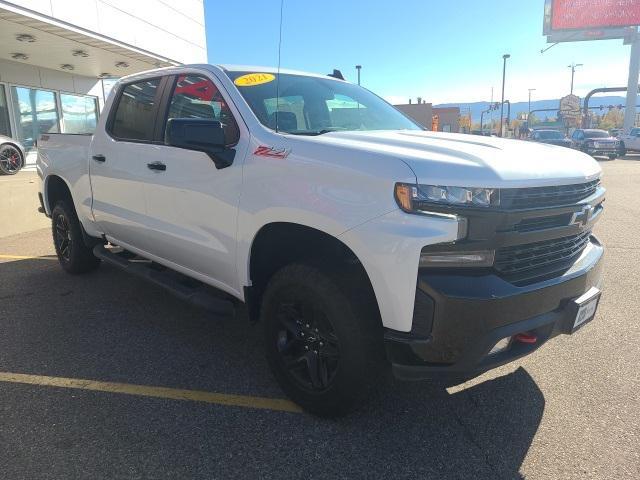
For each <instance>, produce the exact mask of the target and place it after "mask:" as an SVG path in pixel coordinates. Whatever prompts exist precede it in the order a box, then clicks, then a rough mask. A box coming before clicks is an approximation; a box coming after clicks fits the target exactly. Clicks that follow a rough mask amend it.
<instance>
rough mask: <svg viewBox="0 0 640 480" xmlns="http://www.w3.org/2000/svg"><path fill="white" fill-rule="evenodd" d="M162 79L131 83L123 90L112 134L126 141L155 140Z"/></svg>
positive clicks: (112, 126)
mask: <svg viewBox="0 0 640 480" xmlns="http://www.w3.org/2000/svg"><path fill="white" fill-rule="evenodd" d="M159 85H160V79H159V78H154V79H153V80H145V81H142V82H136V83H130V84H129V85H126V86H125V87H124V89H123V90H122V93H121V95H120V97H119V101H118V105H117V106H116V110H115V113H114V117H113V123H112V124H111V134H112V135H113V136H114V137H116V138H122V139H126V140H142V141H151V140H153V127H154V124H155V116H154V107H155V105H156V102H157V99H156V96H157V93H158V87H159Z"/></svg>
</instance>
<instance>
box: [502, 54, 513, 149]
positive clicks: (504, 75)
mask: <svg viewBox="0 0 640 480" xmlns="http://www.w3.org/2000/svg"><path fill="white" fill-rule="evenodd" d="M507 58H511V55H509V54H508V53H505V54H504V55H502V101H501V102H500V136H501V137H504V117H503V115H504V80H505V77H506V73H507Z"/></svg>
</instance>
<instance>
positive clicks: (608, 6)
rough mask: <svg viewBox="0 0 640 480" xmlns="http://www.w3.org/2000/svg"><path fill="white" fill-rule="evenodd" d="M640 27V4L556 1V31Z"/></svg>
mask: <svg viewBox="0 0 640 480" xmlns="http://www.w3.org/2000/svg"><path fill="white" fill-rule="evenodd" d="M636 25H640V0H553V4H552V10H551V29H552V30H583V29H589V28H611V27H630V26H636Z"/></svg>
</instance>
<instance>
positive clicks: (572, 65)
mask: <svg viewBox="0 0 640 480" xmlns="http://www.w3.org/2000/svg"><path fill="white" fill-rule="evenodd" d="M567 67H568V68H570V69H571V92H569V93H571V95H573V77H574V76H575V74H576V68H578V67H582V63H572V64H571V65H567Z"/></svg>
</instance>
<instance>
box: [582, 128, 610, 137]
mask: <svg viewBox="0 0 640 480" xmlns="http://www.w3.org/2000/svg"><path fill="white" fill-rule="evenodd" d="M584 136H585V138H609V132H605V131H604V130H585V131H584Z"/></svg>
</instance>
